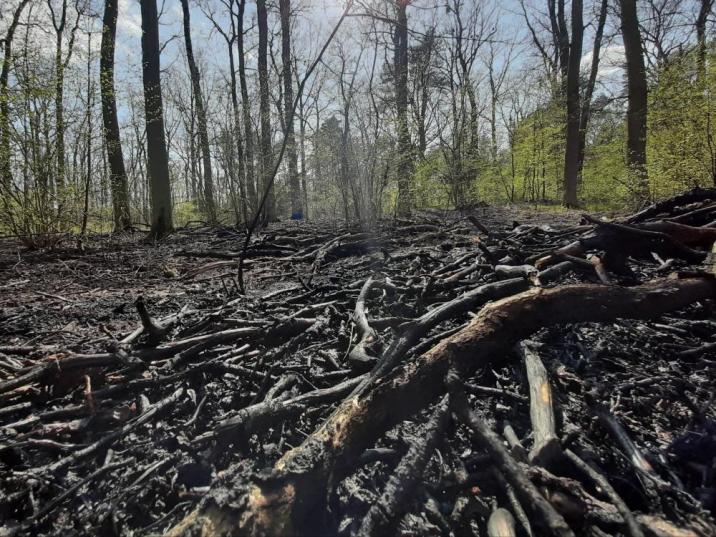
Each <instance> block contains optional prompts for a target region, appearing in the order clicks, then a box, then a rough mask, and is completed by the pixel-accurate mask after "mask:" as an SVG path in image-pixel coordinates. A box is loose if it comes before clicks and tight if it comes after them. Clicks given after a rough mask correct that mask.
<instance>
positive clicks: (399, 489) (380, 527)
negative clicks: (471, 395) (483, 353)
mask: <svg viewBox="0 0 716 537" xmlns="http://www.w3.org/2000/svg"><path fill="white" fill-rule="evenodd" d="M449 416H450V412H449V406H448V396H447V395H446V396H444V397H443V398H442V400H441V401H440V402H439V403H438V405H437V408H436V410H435V413H434V414H433V416H432V418H431V419H430V421H429V422H428V425H427V427H426V428H425V431H424V432H423V434H422V435H421V436H420V438H419V439H416V442H415V443H413V444H412V445H411V447H410V449H409V450H408V453H407V454H406V455H405V457H403V460H402V461H400V463H399V464H398V467H397V468H396V469H395V472H393V475H392V476H391V477H390V479H389V480H388V483H387V484H386V486H385V489H384V490H383V494H382V495H381V496H380V499H379V500H378V501H377V502H375V503H374V504H373V506H372V507H371V508H370V509H369V510H368V513H367V514H366V516H365V518H364V519H363V522H362V524H361V527H360V530H359V531H358V537H371V536H374V535H386V534H389V533H391V529H392V527H393V525H394V524H395V523H396V521H397V520H400V516H401V515H402V514H403V513H404V506H405V502H406V501H407V500H408V499H409V498H410V495H411V494H412V493H413V491H414V490H415V487H416V486H417V484H418V483H419V482H420V480H421V479H422V477H423V470H424V469H425V466H426V465H427V463H428V461H429V460H430V457H431V456H432V454H433V451H434V450H435V448H436V447H437V445H438V443H439V442H440V439H441V437H442V433H443V431H444V430H445V427H446V426H447V423H448V418H449Z"/></svg>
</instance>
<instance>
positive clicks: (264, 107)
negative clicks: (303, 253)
mask: <svg viewBox="0 0 716 537" xmlns="http://www.w3.org/2000/svg"><path fill="white" fill-rule="evenodd" d="M256 18H257V22H258V26H259V52H258V68H259V115H260V116H261V121H260V123H261V189H262V190H264V191H267V195H266V203H265V205H264V209H263V220H264V222H271V221H272V220H274V219H275V218H276V199H275V195H274V189H273V178H272V177H271V172H272V168H273V148H272V144H271V110H270V108H269V87H268V84H269V82H268V13H267V12H266V0H256Z"/></svg>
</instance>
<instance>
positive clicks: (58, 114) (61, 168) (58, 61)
mask: <svg viewBox="0 0 716 537" xmlns="http://www.w3.org/2000/svg"><path fill="white" fill-rule="evenodd" d="M65 7H66V3H65V4H63V12H64V10H65ZM63 19H64V15H63ZM63 28H64V21H63ZM62 34H63V31H62V30H59V31H57V33H56V36H55V159H56V162H57V164H56V169H55V188H56V192H57V197H58V199H59V200H60V206H61V205H62V199H63V197H64V189H65V113H64V106H65V105H64V88H65V69H64V65H63V62H62Z"/></svg>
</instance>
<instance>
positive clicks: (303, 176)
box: [299, 99, 308, 220]
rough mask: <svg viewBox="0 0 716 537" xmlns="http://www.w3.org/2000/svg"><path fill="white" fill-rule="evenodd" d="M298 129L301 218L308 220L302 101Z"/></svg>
mask: <svg viewBox="0 0 716 537" xmlns="http://www.w3.org/2000/svg"><path fill="white" fill-rule="evenodd" d="M299 125H300V126H299V129H300V136H301V142H300V143H301V145H300V149H301V195H302V196H303V218H305V219H306V220H308V190H307V188H306V118H305V117H304V110H303V99H301V102H300V113H299Z"/></svg>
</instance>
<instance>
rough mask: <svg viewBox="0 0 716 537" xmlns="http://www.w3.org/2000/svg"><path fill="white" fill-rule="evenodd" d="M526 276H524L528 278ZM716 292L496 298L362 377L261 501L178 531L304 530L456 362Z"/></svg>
mask: <svg viewBox="0 0 716 537" xmlns="http://www.w3.org/2000/svg"><path fill="white" fill-rule="evenodd" d="M518 282H519V283H520V284H522V280H518ZM500 283H501V284H504V283H505V282H500ZM713 297H716V280H714V279H713V278H705V277H694V278H686V279H660V280H655V281H653V282H651V283H648V284H644V285H641V286H635V287H629V288H624V287H611V286H609V287H608V286H602V285H565V286H562V287H559V288H556V289H534V290H531V291H528V292H525V293H522V294H519V295H516V296H511V297H509V298H505V299H503V300H499V301H497V302H494V303H492V304H490V305H488V306H486V307H485V308H483V309H482V310H481V311H480V312H479V313H478V315H477V316H476V317H475V319H473V321H472V322H471V323H470V324H469V325H468V326H467V327H465V328H464V329H463V330H461V331H460V332H458V333H457V334H455V335H453V336H452V337H450V338H447V339H446V340H444V341H442V342H441V343H439V344H438V345H437V346H435V347H434V348H433V349H431V350H430V351H428V352H427V353H426V354H424V355H423V356H422V357H421V358H420V359H419V360H417V361H415V362H411V363H409V364H405V365H404V366H403V367H401V368H398V369H395V370H393V371H392V372H391V373H390V374H388V375H387V376H385V377H382V379H381V382H377V383H371V382H365V381H364V382H363V383H362V385H363V386H366V385H367V386H369V388H367V389H364V390H363V389H360V387H359V388H358V389H356V390H354V391H353V392H352V393H351V395H350V396H349V397H347V398H346V399H345V400H344V402H343V403H341V404H340V405H339V406H338V408H337V409H336V410H335V411H334V412H333V413H332V414H331V415H330V416H329V417H328V419H327V420H326V421H325V422H324V423H323V424H322V425H321V426H320V427H319V428H318V429H317V430H316V431H314V433H313V434H311V435H310V436H309V437H308V438H306V440H304V442H303V443H302V444H301V445H300V446H298V447H297V448H295V449H292V450H291V451H289V452H288V453H286V454H285V455H284V456H283V457H282V458H281V459H280V460H279V461H278V462H277V463H276V465H275V467H274V471H273V475H274V479H273V480H272V481H271V483H270V484H267V483H263V482H257V481H252V482H251V484H250V486H249V491H248V494H250V497H251V498H252V501H251V503H250V504H249V505H247V506H246V507H245V508H243V509H241V510H237V509H232V508H231V507H228V506H227V507H222V508H215V509H212V510H203V509H201V508H200V509H198V510H195V511H194V512H193V513H192V514H190V515H188V516H187V518H186V519H185V520H184V521H183V522H182V523H180V524H179V525H178V526H176V527H175V529H174V530H173V532H172V533H170V534H173V535H179V534H180V533H181V531H182V530H183V529H184V528H186V527H187V525H191V524H197V525H199V526H200V527H204V528H205V529H207V531H209V528H213V529H211V531H210V534H214V535H216V534H219V533H220V532H221V531H224V529H227V530H228V528H234V530H237V529H238V528H243V529H244V530H245V531H246V532H247V533H251V534H257V535H258V534H267V533H268V534H270V533H275V531H274V530H277V531H278V530H281V531H282V532H283V533H286V532H288V531H291V532H300V531H301V528H304V527H306V526H307V525H310V524H311V522H312V521H314V520H315V518H314V517H313V516H312V514H313V513H315V512H316V509H319V510H320V509H321V508H322V505H323V502H325V499H326V495H325V488H326V486H327V485H328V482H329V480H330V479H333V480H335V479H338V478H340V476H341V475H344V474H345V472H347V471H349V469H351V468H352V467H353V465H354V464H355V462H356V461H357V460H358V458H359V457H360V454H361V453H362V451H363V450H364V449H365V448H366V447H369V446H370V445H371V444H372V443H374V442H375V440H376V438H378V437H379V436H380V435H381V434H383V433H384V431H386V430H387V429H389V428H390V427H391V426H393V425H394V424H396V423H398V422H400V421H401V420H404V419H408V418H409V417H410V416H412V415H413V414H414V413H415V412H417V411H419V410H420V409H422V408H424V407H425V406H427V405H429V404H430V403H432V402H433V401H435V400H436V399H437V398H439V397H440V396H441V395H442V394H443V393H444V390H443V384H442V383H440V382H438V379H441V378H444V376H445V375H446V373H447V371H448V369H449V368H450V367H451V366H453V365H457V366H459V367H462V368H464V369H465V370H466V371H467V372H470V371H476V370H478V369H479V368H481V367H485V366H486V365H488V364H490V363H492V362H494V361H495V360H499V359H502V360H504V359H505V357H507V356H508V355H509V349H510V347H511V346H512V345H514V344H516V343H517V342H518V341H521V340H523V339H526V338H528V337H529V336H530V335H531V334H532V333H534V332H535V331H537V330H538V329H540V328H543V327H545V326H550V325H555V324H560V323H575V322H586V321H590V322H600V321H601V322H604V321H611V320H613V319H615V318H640V319H643V318H653V317H655V316H658V315H660V314H662V313H665V312H667V311H673V310H678V309H680V308H683V307H684V306H687V305H689V304H691V303H693V302H695V301H698V300H703V299H706V298H713ZM451 307H455V309H460V308H461V307H463V305H462V304H461V305H460V306H451ZM371 375H372V374H371ZM500 444H501V442H500ZM502 449H503V450H505V448H504V447H503V448H502ZM231 483H232V481H231V479H228V480H226V481H225V485H224V486H228V487H231ZM219 488H221V487H219ZM217 493H220V490H219V491H218V492H217ZM298 497H300V498H301V499H300V501H298ZM279 512H280V513H284V514H279ZM285 513H290V515H285ZM289 517H290V518H289ZM276 523H280V524H281V526H280V528H278V527H276V526H275V524H276Z"/></svg>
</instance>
